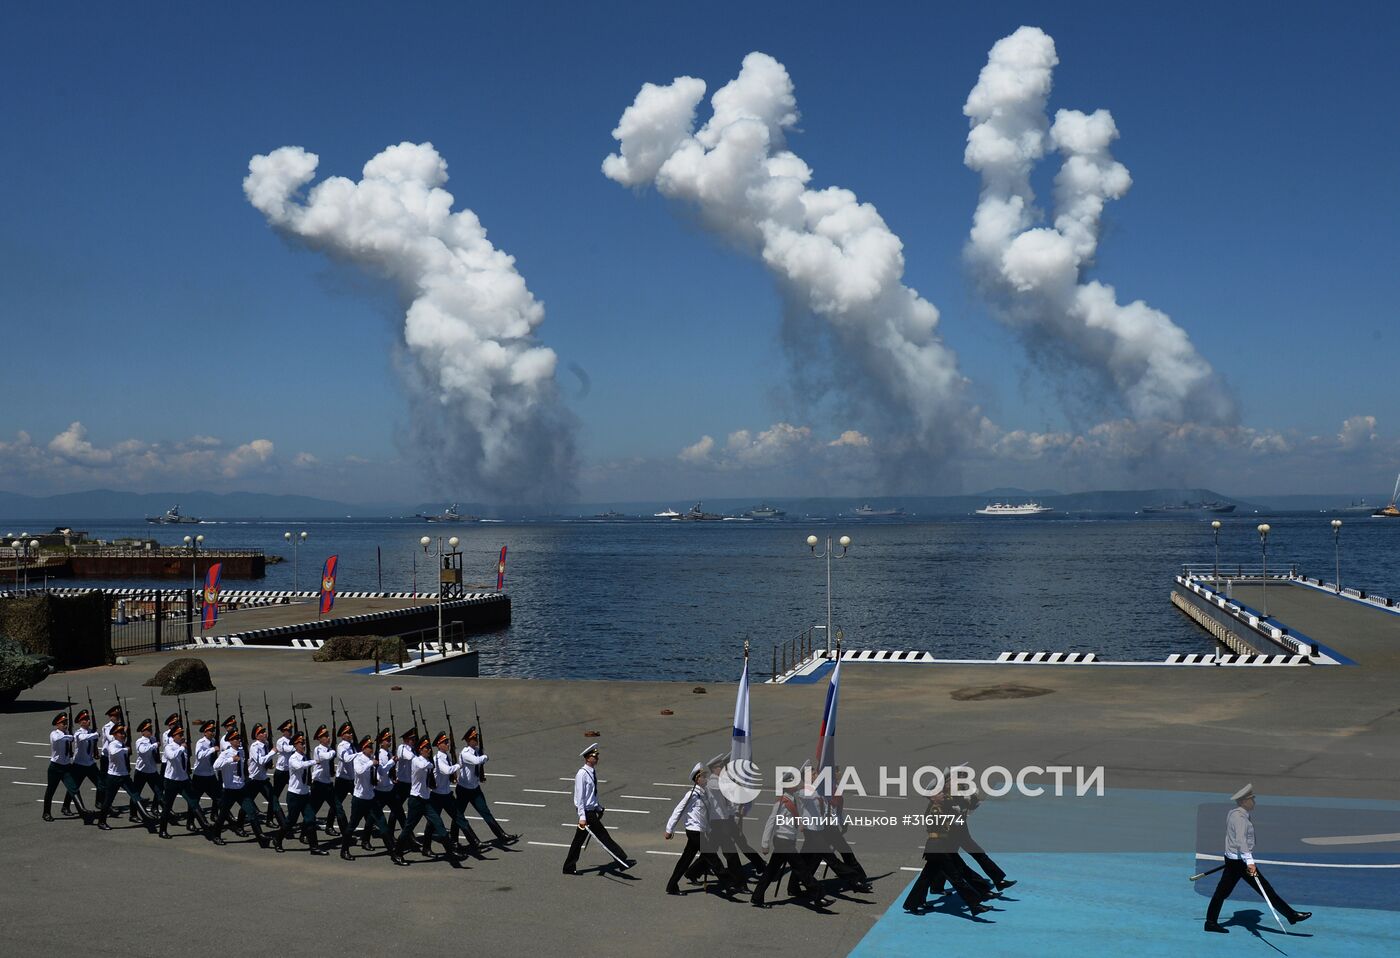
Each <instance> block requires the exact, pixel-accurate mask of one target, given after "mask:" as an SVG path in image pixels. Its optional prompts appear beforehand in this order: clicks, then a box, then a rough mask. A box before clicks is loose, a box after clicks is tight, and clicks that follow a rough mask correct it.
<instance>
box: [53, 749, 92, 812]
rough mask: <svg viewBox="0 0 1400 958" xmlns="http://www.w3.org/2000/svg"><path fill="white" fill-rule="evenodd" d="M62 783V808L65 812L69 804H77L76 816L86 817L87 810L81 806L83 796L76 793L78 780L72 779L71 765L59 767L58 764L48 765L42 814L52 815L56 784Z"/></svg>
mask: <svg viewBox="0 0 1400 958" xmlns="http://www.w3.org/2000/svg"><path fill="white" fill-rule="evenodd" d="M60 782H62V783H63V788H64V793H65V794H64V796H63V807H64V809H65V810H66V809H67V808H68V805H69V803H71V802H77V803H78V814H80V815H82V816H84V817H86V816H87V813H88V810H87V806H85V805H84V804H83V796H82V794H81V793H79V791H78V780H77V779H76V778H74V777H73V766H72V765H60V764H59V763H58V762H50V763H49V780H48V785H47V786H46V787H45V789H44V814H45V815H52V814H53V794H54V792H56V791H58V784H59V783H60Z"/></svg>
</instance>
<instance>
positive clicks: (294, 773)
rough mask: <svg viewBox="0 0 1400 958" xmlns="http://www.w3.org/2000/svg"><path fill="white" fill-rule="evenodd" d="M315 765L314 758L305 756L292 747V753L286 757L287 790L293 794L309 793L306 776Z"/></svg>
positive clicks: (309, 786) (309, 788) (309, 787)
mask: <svg viewBox="0 0 1400 958" xmlns="http://www.w3.org/2000/svg"><path fill="white" fill-rule="evenodd" d="M315 767H316V760H315V759H314V758H307V757H306V756H305V755H303V754H301V753H300V752H298V751H297V750H296V749H292V754H291V755H290V756H289V757H288V758H287V791H289V792H291V793H292V794H293V795H310V794H311V785H310V783H308V782H307V780H306V776H307V773H308V772H310V771H311V769H313V768H315Z"/></svg>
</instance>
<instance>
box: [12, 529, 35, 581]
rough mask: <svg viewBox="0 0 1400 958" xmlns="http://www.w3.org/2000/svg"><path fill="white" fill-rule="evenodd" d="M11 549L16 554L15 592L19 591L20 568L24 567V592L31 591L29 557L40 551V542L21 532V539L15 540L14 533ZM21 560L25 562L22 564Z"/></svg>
mask: <svg viewBox="0 0 1400 958" xmlns="http://www.w3.org/2000/svg"><path fill="white" fill-rule="evenodd" d="M10 549H11V550H13V551H14V554H15V591H16V592H18V591H19V567H20V566H21V565H23V566H24V591H25V592H28V591H29V556H30V553H31V552H33V553H35V554H37V553H38V551H39V540H38V539H30V538H29V533H27V532H21V533H20V534H19V538H18V539H16V538H14V533H13V532H12V533H10ZM21 558H22V559H23V562H21V561H20V560H21Z"/></svg>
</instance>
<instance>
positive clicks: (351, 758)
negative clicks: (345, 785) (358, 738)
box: [335, 739, 360, 781]
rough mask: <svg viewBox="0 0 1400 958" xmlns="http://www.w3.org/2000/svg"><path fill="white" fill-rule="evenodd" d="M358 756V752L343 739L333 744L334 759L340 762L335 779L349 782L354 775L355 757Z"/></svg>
mask: <svg viewBox="0 0 1400 958" xmlns="http://www.w3.org/2000/svg"><path fill="white" fill-rule="evenodd" d="M359 754H360V750H359V749H357V748H356V747H355V746H353V745H351V744H350V743H349V742H347V741H345V739H341V740H340V741H339V742H336V743H335V757H336V758H337V759H339V760H340V767H339V768H338V769H336V773H335V777H336V778H343V779H345V780H347V781H349V780H350V779H351V778H353V777H354V775H355V770H354V763H355V756H356V755H359Z"/></svg>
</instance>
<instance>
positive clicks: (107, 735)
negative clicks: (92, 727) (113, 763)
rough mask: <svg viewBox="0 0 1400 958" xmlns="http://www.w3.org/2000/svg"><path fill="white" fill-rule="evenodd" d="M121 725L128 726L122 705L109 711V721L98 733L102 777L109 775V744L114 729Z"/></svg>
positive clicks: (99, 765) (98, 752)
mask: <svg viewBox="0 0 1400 958" xmlns="http://www.w3.org/2000/svg"><path fill="white" fill-rule="evenodd" d="M119 724H121V725H124V724H126V717H125V716H124V715H122V707H121V705H120V704H117V705H113V706H112V707H111V708H109V709H108V710H107V721H106V722H105V723H103V725H102V728H100V729H99V730H98V732H97V770H98V772H100V773H101V774H102V775H106V774H107V743H108V742H110V741H111V740H112V729H114V728H115V727H116V726H117V725H119Z"/></svg>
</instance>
